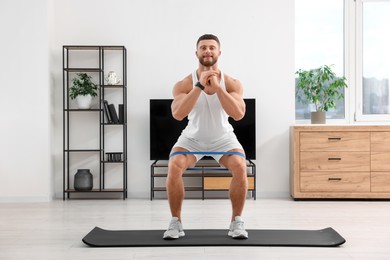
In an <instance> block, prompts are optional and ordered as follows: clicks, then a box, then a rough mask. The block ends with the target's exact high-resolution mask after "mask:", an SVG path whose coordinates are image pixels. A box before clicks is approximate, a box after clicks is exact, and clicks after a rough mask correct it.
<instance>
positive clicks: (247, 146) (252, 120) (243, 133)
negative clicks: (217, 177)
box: [149, 98, 256, 160]
mask: <svg viewBox="0 0 390 260" xmlns="http://www.w3.org/2000/svg"><path fill="white" fill-rule="evenodd" d="M244 101H245V104H246V113H245V116H244V118H242V119H241V120H239V121H234V120H233V119H232V118H230V117H229V122H230V124H231V125H232V126H233V128H234V133H235V134H236V136H237V139H238V141H239V142H240V143H241V145H242V146H243V148H244V151H245V154H246V158H247V159H248V160H254V159H256V102H255V101H256V100H255V99H254V98H245V99H244ZM171 103H172V99H150V114H149V116H150V160H168V159H169V153H170V151H171V149H172V147H173V145H174V144H175V143H176V141H177V139H178V137H179V136H180V134H181V132H182V130H183V129H184V128H185V127H186V126H187V123H188V119H187V118H185V119H183V120H182V121H178V120H176V119H174V118H173V117H172V112H171ZM206 158H207V157H206Z"/></svg>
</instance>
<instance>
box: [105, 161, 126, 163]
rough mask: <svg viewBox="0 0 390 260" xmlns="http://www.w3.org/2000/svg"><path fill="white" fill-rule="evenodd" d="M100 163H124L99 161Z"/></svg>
mask: <svg viewBox="0 0 390 260" xmlns="http://www.w3.org/2000/svg"><path fill="white" fill-rule="evenodd" d="M101 162H102V163H124V161H120V162H111V161H101Z"/></svg>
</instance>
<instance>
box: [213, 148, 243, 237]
mask: <svg viewBox="0 0 390 260" xmlns="http://www.w3.org/2000/svg"><path fill="white" fill-rule="evenodd" d="M233 151H234V152H243V151H242V150H239V149H234V150H231V151H230V152H233ZM219 162H220V164H221V165H222V166H224V167H226V168H228V169H229V170H230V172H231V173H232V181H231V183H230V188H229V198H230V201H231V203H232V216H231V221H232V222H231V225H230V230H229V235H230V236H232V237H233V238H248V233H247V232H246V231H245V228H244V222H243V220H242V218H241V214H242V212H243V210H244V205H245V200H246V195H247V191H248V178H247V172H246V162H245V158H243V157H242V156H238V155H224V156H223V157H222V158H221V159H220V161H219Z"/></svg>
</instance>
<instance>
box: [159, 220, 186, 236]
mask: <svg viewBox="0 0 390 260" xmlns="http://www.w3.org/2000/svg"><path fill="white" fill-rule="evenodd" d="M184 236H185V233H184V230H183V226H182V225H181V223H180V222H179V219H178V218H177V217H173V218H172V219H171V222H170V223H169V227H168V229H167V231H165V232H164V236H163V238H164V239H167V240H169V239H178V238H179V237H184Z"/></svg>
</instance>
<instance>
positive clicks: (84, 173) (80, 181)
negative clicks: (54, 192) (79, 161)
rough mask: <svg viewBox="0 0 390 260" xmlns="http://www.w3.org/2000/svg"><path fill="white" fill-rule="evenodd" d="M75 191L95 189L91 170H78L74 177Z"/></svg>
mask: <svg viewBox="0 0 390 260" xmlns="http://www.w3.org/2000/svg"><path fill="white" fill-rule="evenodd" d="M73 185H74V189H75V190H77V191H89V190H92V188H93V176H92V173H91V172H90V170H89V169H77V172H76V174H75V175H74V184H73Z"/></svg>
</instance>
